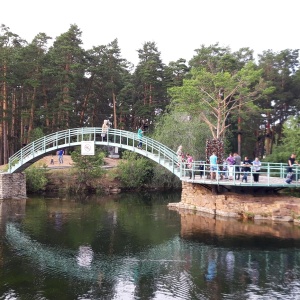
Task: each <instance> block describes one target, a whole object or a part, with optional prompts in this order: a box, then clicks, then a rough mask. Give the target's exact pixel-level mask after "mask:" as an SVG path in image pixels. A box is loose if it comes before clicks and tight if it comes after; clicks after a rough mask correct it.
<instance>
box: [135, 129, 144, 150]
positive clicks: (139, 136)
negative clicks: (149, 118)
mask: <svg viewBox="0 0 300 300" xmlns="http://www.w3.org/2000/svg"><path fill="white" fill-rule="evenodd" d="M137 135H138V139H139V143H138V145H137V147H138V149H142V147H143V136H144V131H143V125H141V126H140V128H139V129H138V132H137Z"/></svg>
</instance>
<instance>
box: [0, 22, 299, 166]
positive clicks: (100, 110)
mask: <svg viewBox="0 0 300 300" xmlns="http://www.w3.org/2000/svg"><path fill="white" fill-rule="evenodd" d="M81 34H82V33H81V31H80V29H79V28H78V26H77V25H71V26H70V28H69V30H68V31H67V32H65V33H62V34H61V35H60V36H58V37H57V38H56V39H55V40H54V41H52V42H51V46H48V44H49V42H50V40H51V37H49V36H47V34H46V33H38V34H37V35H36V36H35V38H34V39H33V40H32V41H31V42H30V43H29V42H27V41H25V40H23V39H22V37H20V36H18V35H17V34H15V33H13V32H11V31H10V29H9V27H7V26H5V25H2V26H1V32H0V145H1V150H0V164H3V163H7V161H8V158H9V156H11V155H12V154H13V153H14V152H15V151H17V150H19V149H20V148H21V147H22V146H23V145H25V144H27V143H29V142H30V141H32V140H35V139H36V138H39V137H41V136H43V135H46V134H49V133H52V132H56V131H59V130H64V129H68V128H76V127H83V126H98V127H100V126H101V125H102V123H103V120H105V119H108V120H110V122H111V124H112V125H111V126H112V127H114V128H120V129H124V130H130V131H136V130H137V128H138V126H139V125H140V124H144V125H145V128H147V134H149V135H152V136H153V137H154V138H156V139H158V140H161V141H162V142H164V143H165V144H167V145H168V146H170V147H172V148H173V149H174V148H176V147H177V146H178V144H180V143H184V146H185V149H186V151H192V152H193V153H194V156H195V157H196V158H201V156H202V154H203V151H204V150H203V145H205V140H206V139H207V138H209V137H213V138H222V139H224V140H225V141H226V150H228V151H233V150H234V151H238V152H240V153H241V154H243V153H246V152H247V153H248V155H250V156H254V155H258V156H265V155H268V154H271V153H272V149H273V147H274V145H279V144H280V142H281V141H282V139H283V134H284V124H285V122H286V120H288V119H289V118H290V117H293V118H294V117H295V116H298V115H299V109H300V101H299V98H300V71H299V69H298V66H299V50H298V49H285V50H282V51H280V52H276V53H275V52H273V51H272V50H266V51H264V52H263V53H262V54H259V55H258V57H257V58H254V57H253V50H251V49H250V48H242V49H239V50H238V51H236V52H233V51H231V49H230V48H229V47H227V46H226V47H222V46H220V45H219V44H218V43H216V44H214V45H210V46H205V45H200V46H199V49H196V50H195V55H194V57H193V58H192V59H191V60H190V61H189V62H187V61H186V60H185V59H184V58H178V60H177V61H174V62H170V63H169V64H168V65H166V64H164V63H163V62H162V60H161V57H160V52H159V50H158V49H157V46H156V44H155V42H145V43H144V44H143V45H141V49H139V50H138V51H137V55H138V58H139V62H138V64H137V66H133V65H132V63H130V62H129V61H127V60H126V59H125V58H123V57H122V55H121V49H120V48H119V46H118V40H117V39H115V40H113V41H112V42H111V43H109V44H108V45H98V46H94V47H93V48H92V49H88V50H85V49H84V48H83V46H82V41H81ZM200 42H201V41H200Z"/></svg>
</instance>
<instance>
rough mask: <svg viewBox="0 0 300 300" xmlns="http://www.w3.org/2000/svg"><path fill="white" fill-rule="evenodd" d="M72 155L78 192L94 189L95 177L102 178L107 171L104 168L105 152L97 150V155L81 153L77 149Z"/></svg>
mask: <svg viewBox="0 0 300 300" xmlns="http://www.w3.org/2000/svg"><path fill="white" fill-rule="evenodd" d="M71 157H72V160H73V166H74V171H75V176H76V178H77V185H76V192H78V191H80V190H89V189H94V187H93V184H92V183H93V179H95V178H100V177H101V176H102V175H103V174H104V173H105V172H104V170H103V168H102V166H103V164H104V157H105V154H104V153H103V152H101V151H96V153H95V155H81V153H80V150H75V151H73V152H72V153H71Z"/></svg>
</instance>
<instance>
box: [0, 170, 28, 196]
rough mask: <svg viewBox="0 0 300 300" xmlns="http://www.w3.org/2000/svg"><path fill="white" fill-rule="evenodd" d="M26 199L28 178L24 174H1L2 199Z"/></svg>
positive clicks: (0, 194) (0, 190) (0, 193)
mask: <svg viewBox="0 0 300 300" xmlns="http://www.w3.org/2000/svg"><path fill="white" fill-rule="evenodd" d="M24 198H26V176H25V174H24V173H12V174H10V173H0V199H24Z"/></svg>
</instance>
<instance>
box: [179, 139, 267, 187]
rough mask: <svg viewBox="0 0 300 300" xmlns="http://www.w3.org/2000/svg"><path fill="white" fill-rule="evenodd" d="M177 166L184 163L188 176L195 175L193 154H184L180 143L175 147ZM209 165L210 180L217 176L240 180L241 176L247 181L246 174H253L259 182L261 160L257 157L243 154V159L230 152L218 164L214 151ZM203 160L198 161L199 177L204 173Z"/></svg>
mask: <svg viewBox="0 0 300 300" xmlns="http://www.w3.org/2000/svg"><path fill="white" fill-rule="evenodd" d="M176 154H177V160H178V162H177V167H180V165H181V164H186V168H187V170H188V175H189V178H190V179H191V178H192V176H193V177H195V170H194V171H193V170H192V168H193V162H194V160H193V156H192V155H190V154H189V153H186V154H184V153H183V150H182V145H180V146H179V147H178V149H177V152H176ZM209 167H210V177H211V179H212V180H215V179H216V178H217V176H218V177H219V179H229V180H233V178H235V180H240V178H241V177H242V182H247V181H248V176H249V174H251V169H252V175H253V181H254V182H259V172H260V169H261V162H260V160H259V158H258V157H256V158H255V159H254V160H253V161H252V160H250V159H249V158H248V157H247V156H245V158H244V160H242V159H241V156H240V155H239V154H238V153H236V152H235V153H230V154H229V156H228V157H227V158H226V159H224V160H223V162H222V164H219V159H218V157H217V155H216V153H215V152H213V153H212V155H211V156H210V157H209ZM204 169H205V168H204V162H203V164H201V163H200V165H199V170H200V178H201V177H202V175H203V174H204Z"/></svg>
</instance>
